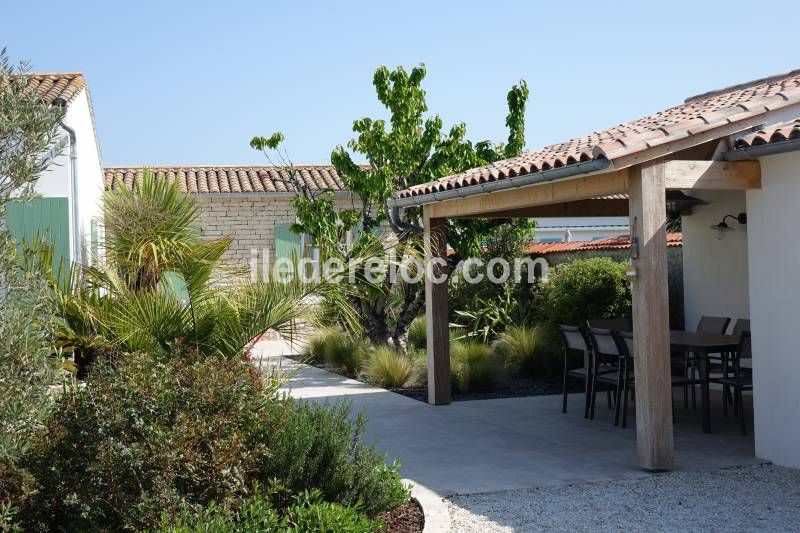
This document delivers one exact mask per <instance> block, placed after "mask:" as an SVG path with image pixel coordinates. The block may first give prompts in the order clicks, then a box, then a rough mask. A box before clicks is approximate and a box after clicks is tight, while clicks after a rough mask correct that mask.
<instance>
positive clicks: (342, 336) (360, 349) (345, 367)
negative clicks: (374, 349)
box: [322, 329, 369, 376]
mask: <svg viewBox="0 0 800 533" xmlns="http://www.w3.org/2000/svg"><path fill="white" fill-rule="evenodd" d="M368 349H369V343H367V341H366V340H364V339H362V338H360V337H357V336H355V335H352V334H350V333H346V332H344V331H342V330H338V329H334V330H330V331H329V332H328V334H327V335H326V337H325V340H324V341H323V349H322V353H323V354H324V359H325V362H326V363H328V364H330V365H333V366H334V367H336V369H337V370H338V371H340V372H343V373H345V374H347V375H349V376H355V375H356V374H358V373H359V372H360V371H361V369H362V368H363V366H364V363H365V362H366V360H367V351H368Z"/></svg>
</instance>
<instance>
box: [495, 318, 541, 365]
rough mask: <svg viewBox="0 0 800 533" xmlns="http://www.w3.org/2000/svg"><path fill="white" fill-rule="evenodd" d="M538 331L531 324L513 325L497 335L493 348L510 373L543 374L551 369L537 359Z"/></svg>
mask: <svg viewBox="0 0 800 533" xmlns="http://www.w3.org/2000/svg"><path fill="white" fill-rule="evenodd" d="M537 333H538V332H537V331H536V328H532V327H529V326H511V327H509V328H507V329H506V330H505V331H504V332H503V333H501V334H500V335H499V336H498V337H497V340H496V341H495V342H494V344H493V345H492V349H493V350H494V354H495V356H496V357H497V358H498V360H499V361H500V362H502V364H503V366H504V367H505V369H506V371H507V372H508V373H509V374H512V375H517V374H528V375H531V374H538V375H541V374H543V373H545V372H546V371H549V370H550V369H549V368H545V367H544V365H543V364H542V361H538V360H537V355H538V353H537V350H536V337H537Z"/></svg>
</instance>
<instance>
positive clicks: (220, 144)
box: [0, 0, 800, 165]
mask: <svg viewBox="0 0 800 533" xmlns="http://www.w3.org/2000/svg"><path fill="white" fill-rule="evenodd" d="M537 4H538V5H537ZM650 4H651V3H650V2H645V1H641V0H640V1H636V2H623V1H616V2H611V1H609V2H601V1H596V2H585V3H582V2H579V1H573V2H563V1H562V2H547V3H546V4H545V3H541V2H531V1H528V2H522V1H520V2H503V1H492V2H486V1H483V2H471V1H467V0H461V1H458V2H435V1H432V0H429V1H427V2H417V1H411V0H404V1H402V2H393V3H385V2H377V1H374V0H373V1H371V2H370V1H365V2H347V3H346V2H336V3H334V2H322V1H320V2H300V1H297V2H294V1H284V2H268V1H260V2H245V1H237V0H228V1H227V2H207V3H206V2H202V1H193V2H179V1H172V2H167V1H161V2H155V1H137V2H126V3H121V2H100V1H98V2H87V1H79V0H76V1H74V2H66V3H65V2H63V1H60V2H51V1H38V2H36V3H30V2H27V3H26V2H14V3H13V4H11V5H8V6H4V7H3V16H2V20H0V46H7V47H8V50H9V53H10V54H11V56H12V57H14V58H20V57H25V58H28V59H30V60H31V61H32V62H33V64H34V67H35V68H34V70H36V71H76V70H79V71H83V72H84V73H85V74H86V77H87V78H88V82H89V85H90V89H91V92H92V98H93V101H94V107H95V113H96V120H97V128H98V133H99V136H100V143H101V147H102V151H103V160H104V163H105V164H107V165H112V164H238V163H242V164H245V163H262V162H263V159H262V157H261V156H260V155H259V154H258V153H256V152H254V151H252V150H251V149H250V148H249V146H248V142H249V139H250V138H251V137H252V136H253V135H255V134H269V133H271V132H273V131H275V130H281V131H283V132H284V133H285V135H286V139H287V140H286V146H287V148H288V149H289V151H290V154H291V156H292V158H293V159H294V160H295V161H296V162H303V163H327V162H329V156H330V152H331V149H332V148H333V147H334V146H335V145H337V144H344V143H346V142H347V140H348V139H350V137H351V127H352V122H353V120H354V119H356V118H359V117H362V116H373V117H374V116H383V110H382V109H381V107H380V106H379V104H378V103H377V101H376V99H375V95H374V91H373V88H372V85H371V81H372V72H373V70H374V69H375V67H377V66H379V65H387V66H390V67H393V66H395V65H404V66H406V67H409V68H410V67H411V66H413V65H415V64H418V63H420V62H424V63H425V64H426V66H427V69H428V77H427V79H426V82H425V88H426V90H427V93H428V102H429V108H430V110H431V111H432V112H435V113H438V114H440V115H441V116H442V118H443V119H444V121H445V124H446V125H450V124H452V123H453V122H457V121H463V122H465V123H466V124H467V131H468V135H469V137H470V138H472V139H474V140H481V139H491V140H495V141H501V140H503V139H504V138H505V135H506V131H505V126H504V117H505V113H506V104H505V95H506V92H507V90H508V88H509V87H510V86H511V85H512V84H513V83H515V82H516V81H517V80H519V79H520V78H524V79H526V80H527V82H528V85H529V87H530V88H531V91H532V95H531V100H530V102H529V106H528V111H527V146H528V148H531V149H534V148H538V147H540V146H543V145H546V144H551V143H554V142H559V141H562V140H565V139H568V138H570V137H574V136H577V135H582V134H585V133H589V132H591V131H594V130H597V129H602V128H605V127H608V126H611V125H613V124H616V123H619V122H624V121H626V120H630V119H633V118H636V117H639V116H641V115H644V114H647V113H651V112H654V111H657V110H659V109H662V108H664V107H667V106H670V105H674V104H677V103H679V102H680V101H681V100H682V99H683V98H685V97H687V96H690V95H693V94H696V93H700V92H704V91H707V90H711V89H715V88H720V87H723V86H726V85H730V84H734V83H738V82H743V81H747V80H750V79H754V78H758V77H761V76H765V75H770V74H776V73H781V72H784V71H788V70H791V69H794V68H800V55H798V52H797V50H798V49H797V47H796V46H795V45H794V44H792V43H793V37H792V36H793V35H795V34H796V31H797V30H796V28H797V22H798V20H800V2H797V1H796V0H795V1H794V2H788V1H786V2H781V1H772V2H765V3H758V2H753V1H752V0H750V1H747V2H739V1H725V2H706V1H702V0H694V1H691V2H684V1H669V2H659V3H658V5H650ZM762 7H763V9H762Z"/></svg>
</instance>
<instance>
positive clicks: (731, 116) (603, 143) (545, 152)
mask: <svg viewBox="0 0 800 533" xmlns="http://www.w3.org/2000/svg"><path fill="white" fill-rule="evenodd" d="M798 102H800V70H796V71H792V72H790V73H788V74H783V75H780V76H773V77H771V78H765V79H761V80H756V81H753V82H749V83H746V84H742V85H737V86H734V87H728V88H726V89H722V90H720V91H715V92H710V93H705V94H701V95H699V96H695V97H692V98H688V99H687V100H686V101H685V102H684V103H683V104H680V105H678V106H675V107H671V108H669V109H665V110H663V111H659V112H658V113H655V114H653V115H649V116H646V117H643V118H640V119H638V120H634V121H632V122H628V123H625V124H619V125H617V126H614V127H611V128H609V129H607V130H604V131H599V132H594V133H591V134H589V135H585V136H583V137H577V138H575V139H570V140H568V141H565V142H562V143H559V144H554V145H551V146H547V147H545V148H542V149H540V150H535V151H532V152H526V153H524V154H522V155H520V156H517V157H512V158H510V159H504V160H502V161H497V162H495V163H493V164H491V165H486V166H484V167H478V168H473V169H470V170H467V171H466V172H462V173H460V174H455V175H452V176H447V177H444V178H440V179H438V180H436V181H433V182H430V183H423V184H420V185H415V186H413V187H409V188H408V189H405V190H403V191H400V192H398V193H397V194H396V195H395V196H396V197H398V198H408V197H412V196H419V195H423V194H430V193H432V192H441V191H445V190H450V189H457V188H461V187H468V186H470V185H477V184H480V183H485V182H491V181H496V180H503V179H507V178H509V177H515V176H520V175H524V174H532V173H536V172H540V171H542V170H549V169H551V168H558V167H563V166H566V165H572V164H575V163H578V162H583V161H590V160H592V159H609V160H612V161H613V160H614V159H617V158H620V157H623V156H629V155H632V154H636V153H637V152H641V151H643V150H646V149H648V148H652V147H654V146H659V145H662V144H664V143H668V142H672V141H674V140H677V139H682V138H686V137H690V136H693V135H697V134H699V133H701V132H704V131H708V130H711V129H715V128H718V127H721V126H725V125H728V124H730V123H733V122H737V121H739V120H743V119H745V118H748V117H752V116H757V115H760V114H763V113H765V112H767V111H769V110H774V109H777V108H781V107H785V106H787V105H790V104H795V103H798Z"/></svg>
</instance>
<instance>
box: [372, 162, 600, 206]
mask: <svg viewBox="0 0 800 533" xmlns="http://www.w3.org/2000/svg"><path fill="white" fill-rule="evenodd" d="M610 166H611V161H609V160H608V159H606V158H595V159H592V160H590V161H581V162H579V163H575V164H572V165H566V166H563V167H558V168H551V169H548V170H541V171H539V172H534V173H531V174H523V175H522V176H514V177H512V178H505V179H501V180H496V181H489V182H486V183H479V184H477V185H469V186H467V187H458V188H453V189H449V190H446V191H440V192H432V193H428V194H419V195H416V196H407V197H404V198H391V199H389V202H388V203H389V207H392V208H395V207H396V208H407V207H414V206H419V205H423V204H429V203H433V202H441V201H443V200H452V199H454V198H466V197H468V196H475V195H478V194H487V193H490V192H495V191H502V190H506V189H516V188H518V187H525V186H527V185H534V184H537V183H546V182H548V181H555V180H559V179H567V178H573V177H575V176H579V175H582V174H590V173H592V172H599V171H601V170H608V168H609V167H610Z"/></svg>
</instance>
